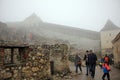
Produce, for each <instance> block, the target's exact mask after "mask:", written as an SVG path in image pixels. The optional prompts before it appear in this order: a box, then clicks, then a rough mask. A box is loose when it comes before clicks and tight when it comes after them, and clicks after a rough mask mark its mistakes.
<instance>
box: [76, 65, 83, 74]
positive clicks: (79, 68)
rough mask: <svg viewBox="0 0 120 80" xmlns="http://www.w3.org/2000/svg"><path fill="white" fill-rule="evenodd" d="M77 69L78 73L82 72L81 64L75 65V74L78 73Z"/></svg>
mask: <svg viewBox="0 0 120 80" xmlns="http://www.w3.org/2000/svg"><path fill="white" fill-rule="evenodd" d="M78 67H79V69H80V71H81V72H82V68H81V64H77V65H76V73H78Z"/></svg>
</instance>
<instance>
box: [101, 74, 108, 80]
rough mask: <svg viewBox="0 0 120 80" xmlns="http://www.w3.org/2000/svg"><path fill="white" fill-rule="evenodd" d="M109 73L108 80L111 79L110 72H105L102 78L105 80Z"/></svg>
mask: <svg viewBox="0 0 120 80" xmlns="http://www.w3.org/2000/svg"><path fill="white" fill-rule="evenodd" d="M106 75H107V78H108V80H110V74H109V72H108V73H104V74H103V76H102V79H103V80H105V76H106Z"/></svg>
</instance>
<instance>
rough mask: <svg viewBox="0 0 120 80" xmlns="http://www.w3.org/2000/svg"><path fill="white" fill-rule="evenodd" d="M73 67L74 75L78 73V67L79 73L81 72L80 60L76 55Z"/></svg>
mask: <svg viewBox="0 0 120 80" xmlns="http://www.w3.org/2000/svg"><path fill="white" fill-rule="evenodd" d="M75 67H76V73H78V67H79V69H80V71H81V72H82V68H81V58H80V56H79V55H78V54H76V55H75Z"/></svg>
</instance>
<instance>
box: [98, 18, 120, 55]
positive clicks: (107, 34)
mask: <svg viewBox="0 0 120 80" xmlns="http://www.w3.org/2000/svg"><path fill="white" fill-rule="evenodd" d="M119 32H120V28H119V27H117V26H116V25H115V24H114V23H113V22H112V21H110V20H108V21H107V23H106V24H105V26H104V27H103V29H102V30H101V31H100V39H101V40H100V41H101V51H102V54H105V53H107V54H112V53H113V50H112V48H113V46H112V42H111V41H112V40H113V39H114V38H115V37H116V35H117V34H118V33H119Z"/></svg>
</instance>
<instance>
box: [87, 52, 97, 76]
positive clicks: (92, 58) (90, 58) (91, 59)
mask: <svg viewBox="0 0 120 80" xmlns="http://www.w3.org/2000/svg"><path fill="white" fill-rule="evenodd" d="M96 61H97V56H96V54H95V53H93V52H92V50H90V54H89V56H88V62H89V66H90V73H91V77H92V78H94V76H95V67H96Z"/></svg>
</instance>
